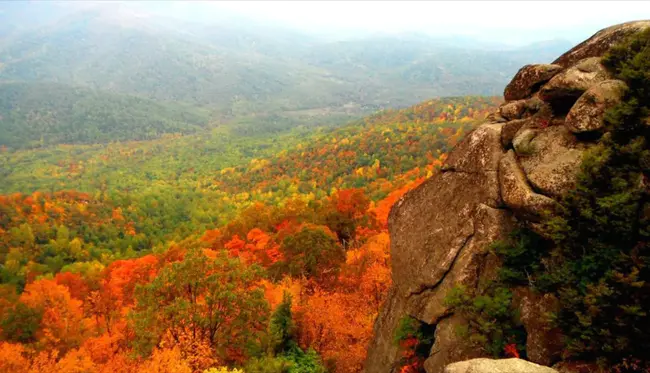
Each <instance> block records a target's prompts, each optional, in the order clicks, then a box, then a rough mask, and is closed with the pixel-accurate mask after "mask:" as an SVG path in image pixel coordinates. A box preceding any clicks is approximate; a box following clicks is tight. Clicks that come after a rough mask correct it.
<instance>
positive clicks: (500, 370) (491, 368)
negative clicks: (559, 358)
mask: <svg viewBox="0 0 650 373" xmlns="http://www.w3.org/2000/svg"><path fill="white" fill-rule="evenodd" d="M444 373H558V371H557V370H555V369H551V368H549V367H545V366H541V365H537V364H534V363H531V362H529V361H526V360H521V359H502V360H493V359H472V360H467V361H461V362H458V363H454V364H450V365H449V366H447V368H445V370H444Z"/></svg>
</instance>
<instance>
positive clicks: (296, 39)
mask: <svg viewBox="0 0 650 373" xmlns="http://www.w3.org/2000/svg"><path fill="white" fill-rule="evenodd" d="M142 7H143V5H142V4H140V5H139V8H137V9H136V8H134V7H131V6H129V5H128V4H121V5H120V6H119V7H117V6H116V7H108V6H101V3H100V4H99V5H97V4H92V3H91V4H89V5H86V6H84V7H79V9H76V8H75V10H74V11H71V13H70V14H65V15H64V16H60V17H59V18H58V19H55V20H51V21H50V22H38V23H36V25H37V27H34V28H28V29H25V27H21V28H20V30H19V31H20V32H18V31H16V32H13V33H10V34H4V35H2V36H3V37H0V39H1V40H3V42H2V43H0V80H2V81H32V82H41V81H48V82H58V83H63V84H70V85H83V86H89V87H92V88H96V89H102V90H108V91H112V92H117V93H127V94H135V95H140V96H143V97H147V98H151V99H155V100H163V101H183V102H188V103H191V104H193V105H201V106H206V107H209V108H211V109H213V110H216V111H218V112H219V113H220V115H221V116H222V118H226V119H227V118H233V117H240V116H245V115H249V114H253V113H254V114H256V115H268V114H271V113H280V114H283V113H286V112H299V113H302V114H307V115H321V114H323V115H329V114H330V113H332V112H337V113H340V112H350V110H352V112H354V113H356V114H362V113H368V112H370V111H375V110H377V109H381V108H385V107H404V106H409V105H412V104H415V103H417V102H419V101H422V100H424V99H427V98H430V97H435V96H453V95H470V94H474V95H475V94H485V95H493V94H498V93H500V91H501V87H503V85H504V84H505V83H507V81H508V79H510V78H511V77H512V76H513V75H514V73H515V72H516V70H517V68H518V66H520V65H521V64H522V63H532V62H546V61H548V60H549V59H550V58H551V56H552V55H556V53H553V52H552V51H549V50H548V48H546V49H541V50H540V52H539V53H538V52H537V49H528V50H526V51H525V52H517V51H516V50H514V51H513V50H509V51H499V50H494V49H489V48H485V47H481V45H480V43H475V44H474V45H472V44H470V43H469V42H467V41H466V42H464V45H468V47H464V48H458V47H455V46H454V45H453V43H454V41H453V40H450V41H441V40H438V39H433V38H430V37H426V36H421V35H416V36H413V35H399V36H392V37H369V38H364V39H361V40H354V41H348V42H335V43H331V42H323V41H320V40H319V39H318V38H317V37H313V36H310V35H304V34H300V33H298V32H292V31H289V30H284V29H281V28H277V29H273V28H269V27H266V28H264V27H261V26H258V25H255V24H252V23H251V24H250V25H249V24H248V23H246V22H239V23H238V24H234V23H233V22H226V21H223V22H220V23H210V22H209V21H207V20H203V21H202V22H189V21H180V20H176V19H171V18H169V19H168V18H161V17H160V16H157V15H155V13H148V12H147V10H146V7H145V8H144V9H142ZM221 18H223V17H221ZM0 32H1V31H0Z"/></svg>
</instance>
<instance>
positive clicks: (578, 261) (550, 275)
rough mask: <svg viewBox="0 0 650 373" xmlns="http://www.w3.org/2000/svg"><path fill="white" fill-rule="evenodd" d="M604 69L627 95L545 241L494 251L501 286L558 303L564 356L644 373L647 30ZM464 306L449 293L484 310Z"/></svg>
mask: <svg viewBox="0 0 650 373" xmlns="http://www.w3.org/2000/svg"><path fill="white" fill-rule="evenodd" d="M603 63H604V64H605V66H607V68H608V69H609V70H610V71H611V72H612V73H613V75H614V76H615V77H616V78H618V79H621V80H623V81H625V82H626V83H627V85H628V87H629V88H628V90H627V91H626V92H625V95H624V98H623V100H622V102H620V103H619V104H617V105H616V106H615V107H613V108H611V109H609V110H607V111H606V113H605V125H606V131H605V133H604V134H603V135H602V137H601V138H600V139H599V140H598V142H597V144H596V145H595V146H593V147H592V148H591V149H590V150H589V151H587V152H586V153H585V154H584V157H583V161H582V165H581V171H580V173H579V174H578V177H577V185H576V187H575V188H574V189H573V190H571V191H569V192H568V193H567V194H566V195H565V196H563V197H562V199H561V201H560V208H559V210H558V213H557V214H556V215H554V216H551V217H549V219H548V220H547V221H545V222H544V228H543V229H544V230H545V234H546V235H547V236H548V237H550V238H551V240H550V241H551V242H548V241H547V242H545V241H544V240H543V239H541V238H540V237H536V235H535V234H533V233H532V232H526V231H522V230H519V231H517V232H516V233H515V234H514V235H513V237H511V239H510V240H509V242H505V243H497V244H496V245H495V246H494V249H495V252H496V253H497V254H499V255H500V256H501V258H502V259H503V263H504V267H503V269H502V270H501V272H500V275H501V276H500V277H501V280H502V281H503V283H505V284H507V285H525V284H526V282H528V285H529V286H532V287H534V288H536V289H537V290H539V291H543V292H550V293H552V294H554V295H555V296H556V297H557V298H558V299H559V301H560V304H561V309H560V312H559V313H558V314H557V315H555V320H556V323H557V325H558V326H560V327H561V328H562V330H563V331H564V333H565V335H566V337H567V350H566V353H565V356H566V357H569V358H576V359H584V360H592V361H596V360H598V361H603V362H605V363H606V364H607V365H608V366H610V367H611V366H615V365H617V364H620V363H624V362H625V361H628V362H630V361H632V362H635V363H634V365H635V366H637V367H639V369H644V368H640V367H645V368H647V367H648V366H650V363H648V359H647V356H646V354H647V351H648V349H650V332H649V331H650V315H648V311H650V309H648V305H649V304H650V267H649V265H650V244H649V242H650V240H649V238H650V198H649V193H648V177H649V176H650V161H649V160H650V146H649V144H650V127H649V126H648V117H649V114H650V30H648V31H645V32H642V33H639V34H637V35H634V36H633V37H631V38H630V39H629V40H627V41H626V42H624V43H622V44H621V45H618V46H615V47H613V48H612V49H611V50H610V51H609V52H608V53H607V54H606V55H605V56H604V58H603ZM495 295H499V294H495ZM502 295H503V294H502ZM470 299H471V298H463V295H462V294H461V295H455V296H454V299H452V303H454V304H461V305H464V307H465V309H468V310H469V311H466V312H467V313H468V314H470V315H473V316H472V317H474V318H477V316H476V315H475V314H476V312H477V311H480V312H488V310H484V309H481V308H477V306H478V305H476V304H474V303H470V302H469V301H470ZM476 299H478V298H476ZM493 300H494V301H499V300H502V301H505V300H506V297H505V296H500V297H497V298H494V299H493ZM485 304H489V302H487V300H485V301H484V302H483V303H482V304H481V306H482V307H484V306H485ZM497 304H499V302H497ZM498 309H499V307H497V308H496V310H498ZM493 311H494V310H492V311H489V312H493ZM497 313H498V312H497ZM503 315H505V314H503ZM478 319H481V318H480V315H479V317H478ZM479 330H480V328H479ZM488 331H489V330H488ZM637 363H639V364H637ZM633 370H634V369H633Z"/></svg>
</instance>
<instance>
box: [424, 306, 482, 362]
mask: <svg viewBox="0 0 650 373" xmlns="http://www.w3.org/2000/svg"><path fill="white" fill-rule="evenodd" d="M466 324H467V321H465V320H463V318H462V317H460V316H459V315H453V316H450V317H447V318H445V319H442V320H440V322H439V323H438V324H437V325H436V331H435V334H434V345H433V347H432V348H431V353H430V354H429V358H428V359H427V360H425V361H424V370H425V371H426V372H427V373H442V372H444V370H445V367H446V366H447V365H449V364H451V363H453V362H456V361H461V360H467V359H473V358H478V357H483V356H482V353H481V351H480V350H478V349H477V348H475V347H474V346H473V345H472V344H470V343H467V341H466V340H465V338H463V337H461V336H460V335H459V334H458V328H460V327H464V326H466Z"/></svg>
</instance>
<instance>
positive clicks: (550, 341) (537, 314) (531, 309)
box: [513, 287, 563, 366]
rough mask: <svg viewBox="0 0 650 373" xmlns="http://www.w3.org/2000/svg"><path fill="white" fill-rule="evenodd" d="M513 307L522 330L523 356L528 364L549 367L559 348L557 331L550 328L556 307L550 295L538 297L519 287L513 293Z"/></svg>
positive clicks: (560, 334)
mask: <svg viewBox="0 0 650 373" xmlns="http://www.w3.org/2000/svg"><path fill="white" fill-rule="evenodd" d="M513 305H514V307H516V308H517V309H518V310H519V315H520V319H521V322H522V324H523V325H524V328H525V329H526V354H527V357H528V359H529V360H530V361H532V362H533V363H537V364H542V365H548V366H550V365H552V364H553V363H555V362H557V361H558V360H559V359H560V355H561V353H562V349H563V340H562V338H563V335H562V332H561V330H560V329H559V328H558V327H557V326H554V325H553V321H552V314H554V313H557V311H558V310H559V307H560V304H559V301H558V299H557V298H555V297H554V296H553V295H551V294H539V293H536V292H535V291H533V290H531V289H530V288H526V287H522V288H517V289H515V291H514V297H513Z"/></svg>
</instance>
